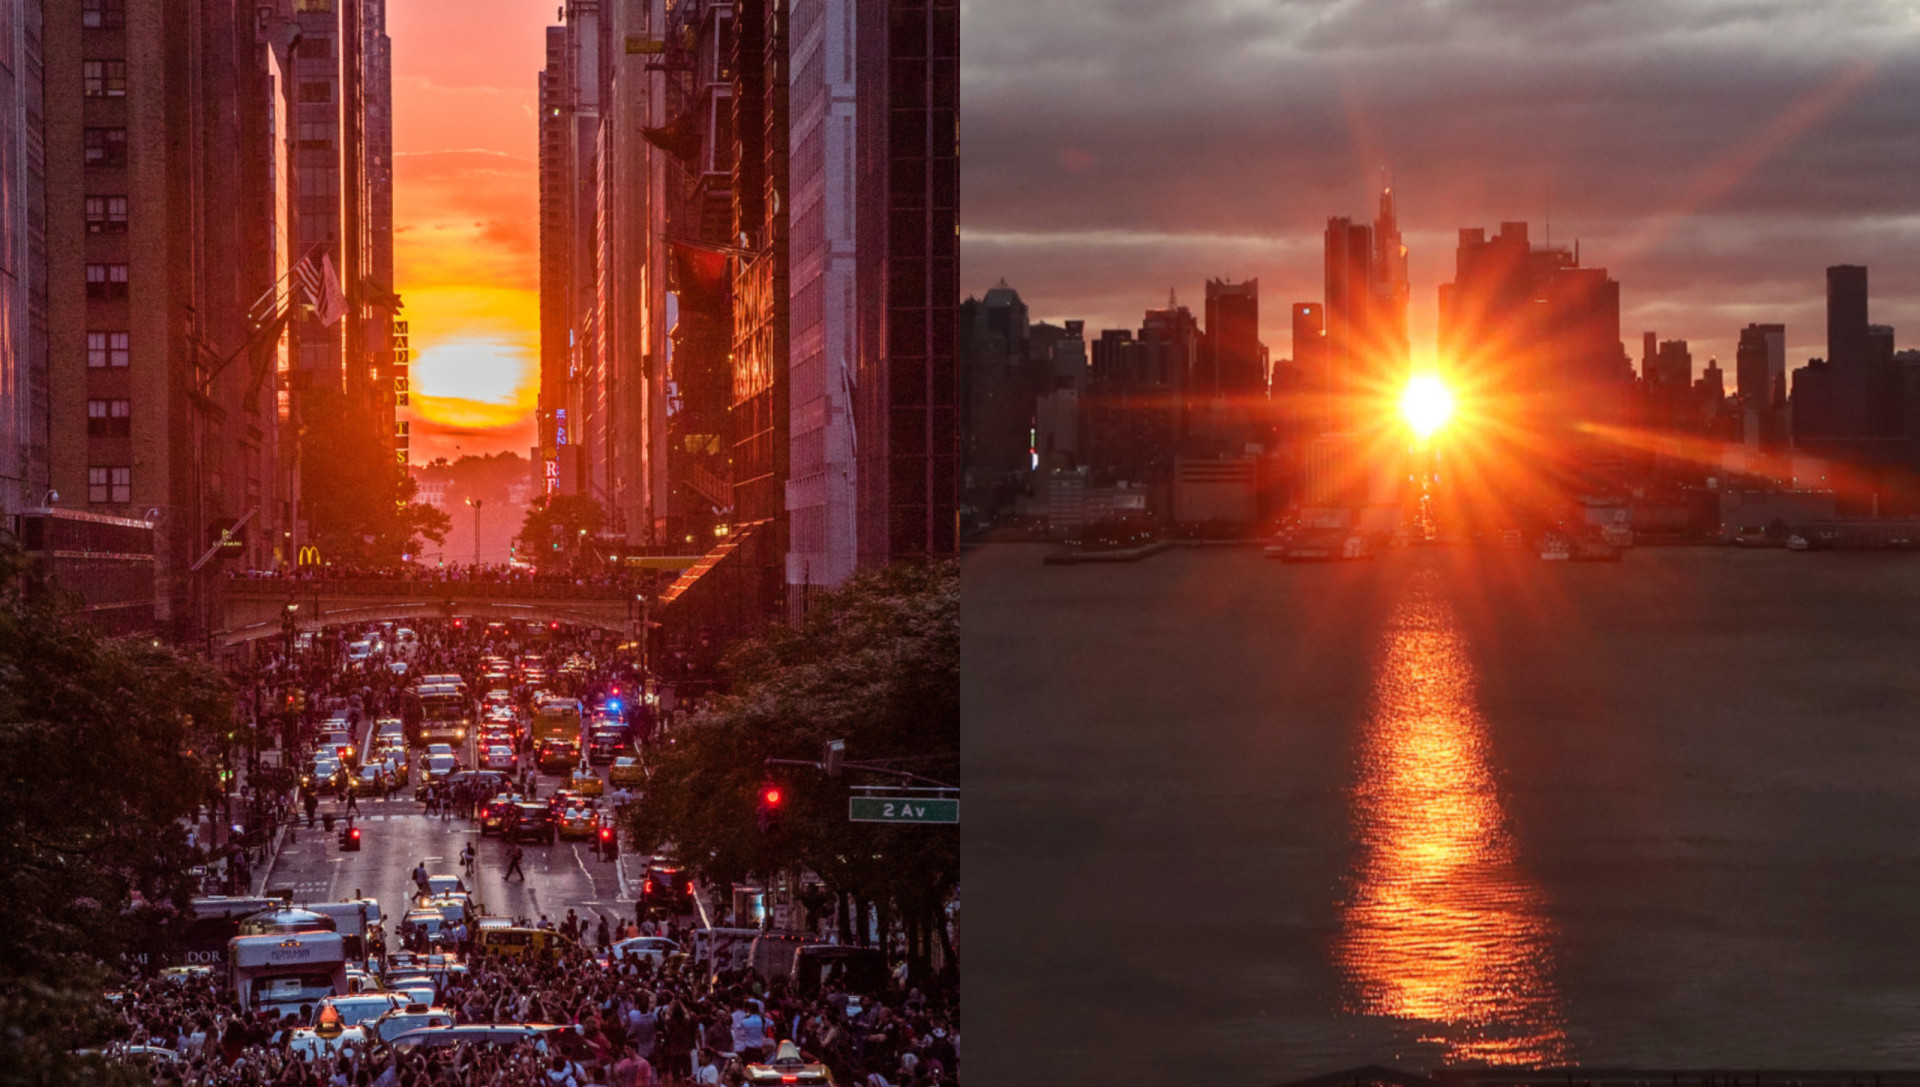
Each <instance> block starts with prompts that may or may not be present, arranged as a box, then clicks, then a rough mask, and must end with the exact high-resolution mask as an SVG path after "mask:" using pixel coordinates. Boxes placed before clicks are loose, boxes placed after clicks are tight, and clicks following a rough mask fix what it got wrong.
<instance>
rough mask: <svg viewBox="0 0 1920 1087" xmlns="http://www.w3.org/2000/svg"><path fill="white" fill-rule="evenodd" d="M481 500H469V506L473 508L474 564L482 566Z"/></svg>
mask: <svg viewBox="0 0 1920 1087" xmlns="http://www.w3.org/2000/svg"><path fill="white" fill-rule="evenodd" d="M480 501H481V500H480V499H478V498H469V499H467V505H469V506H472V507H473V564H474V565H475V566H479V565H480Z"/></svg>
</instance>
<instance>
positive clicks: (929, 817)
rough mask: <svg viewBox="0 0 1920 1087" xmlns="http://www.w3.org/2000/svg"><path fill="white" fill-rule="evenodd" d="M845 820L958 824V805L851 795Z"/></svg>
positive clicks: (951, 802)
mask: <svg viewBox="0 0 1920 1087" xmlns="http://www.w3.org/2000/svg"><path fill="white" fill-rule="evenodd" d="M847 818H848V820H850V821H852V822H855V823H958V822H959V821H960V802H959V801H958V800H928V799H925V798H922V797H917V796H854V797H848V798H847Z"/></svg>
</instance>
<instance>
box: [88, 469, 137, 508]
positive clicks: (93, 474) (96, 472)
mask: <svg viewBox="0 0 1920 1087" xmlns="http://www.w3.org/2000/svg"><path fill="white" fill-rule="evenodd" d="M87 501H89V502H100V503H105V502H131V501H133V469H131V468H111V467H109V468H89V469H87Z"/></svg>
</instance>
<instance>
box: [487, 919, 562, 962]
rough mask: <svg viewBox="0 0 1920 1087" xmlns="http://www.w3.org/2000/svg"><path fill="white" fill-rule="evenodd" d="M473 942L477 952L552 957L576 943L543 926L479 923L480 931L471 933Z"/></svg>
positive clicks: (530, 957) (536, 957)
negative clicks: (502, 925)
mask: <svg viewBox="0 0 1920 1087" xmlns="http://www.w3.org/2000/svg"><path fill="white" fill-rule="evenodd" d="M473 942H474V947H475V949H476V950H479V951H490V952H492V953H494V954H496V955H512V956H514V957H515V958H527V959H555V958H558V957H559V956H560V954H561V953H562V952H563V951H568V950H571V949H573V948H577V947H579V946H580V945H579V944H578V943H575V942H574V941H572V940H569V939H567V938H566V937H565V936H563V935H561V934H560V933H558V932H554V931H553V930H551V929H544V928H493V927H490V926H482V927H481V929H480V931H478V932H476V933H475V934H474V937H473Z"/></svg>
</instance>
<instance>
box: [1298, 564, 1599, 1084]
mask: <svg viewBox="0 0 1920 1087" xmlns="http://www.w3.org/2000/svg"><path fill="white" fill-rule="evenodd" d="M1436 582H1437V572H1436V571H1434V570H1433V569H1430V568H1429V569H1422V570H1419V571H1417V572H1415V573H1414V574H1413V576H1412V577H1411V579H1410V581H1409V583H1408V586H1407V588H1408V591H1407V594H1406V596H1405V597H1404V598H1403V599H1402V600H1401V602H1400V604H1399V606H1398V608H1397V610H1396V612H1395V614H1394V616H1393V618H1392V620H1391V621H1390V622H1389V624H1388V628H1387V635H1386V643H1385V645H1384V647H1383V653H1382V656H1381V663H1380V666H1379V672H1378V681H1377V684H1376V687H1375V691H1374V705H1373V713H1372V717H1371V719H1370V720H1369V721H1368V722H1367V724H1366V726H1365V729H1364V732H1363V735H1362V738H1361V744H1360V752H1359V765H1358V771H1359V772H1358V776H1357V780H1356V782H1355V784H1354V786H1353V790H1352V811H1353V819H1354V831H1355V836H1356V839H1357V845H1358V850H1357V855H1356V860H1355V863H1354V866H1353V868H1352V870H1351V871H1350V873H1349V878H1348V888H1347V895H1346V900H1345V903H1344V910H1343V917H1342V922H1343V923H1342V931H1341V934H1340V937H1339V939H1338V941H1337V944H1336V946H1335V949H1334V953H1335V959H1336V961H1337V962H1338V964H1339V966H1340V969H1341V971H1342V973H1343V974H1344V976H1345V979H1346V983H1347V997H1348V1010H1349V1011H1350V1012H1353V1013H1356V1014H1362V1015H1373V1016H1384V1017H1388V1018H1393V1019H1400V1020H1405V1021H1407V1022H1408V1023H1409V1025H1411V1026H1412V1027H1413V1028H1414V1029H1415V1030H1416V1031H1418V1037H1419V1039H1420V1041H1422V1042H1426V1043H1437V1044H1439V1045H1441V1046H1443V1047H1444V1048H1445V1051H1446V1053H1447V1058H1448V1059H1449V1060H1452V1061H1468V1062H1487V1063H1494V1064H1552V1063H1559V1062H1562V1061H1564V1060H1566V1059H1567V1051H1566V1050H1567V1044H1566V1034H1565V1029H1564V1020H1563V1016H1562V1014H1561V1003H1560V996H1559V993H1558V992H1557V990H1556V989H1555V987H1554V984H1553V979H1552V937H1553V932H1552V929H1551V927H1550V925H1549V923H1548V921H1547V919H1546V916H1545V905H1544V900H1543V896H1542V895H1541V893H1540V890H1539V889H1538V887H1536V886H1535V885H1534V884H1533V883H1532V882H1531V881H1530V879H1529V878H1528V875H1527V873H1526V871H1525V870H1524V869H1523V868H1522V866H1521V864H1520V861H1519V858H1518V856H1517V850H1516V848H1515V845H1514V842H1513V838H1512V835H1511V834H1510V832H1509V831H1508V829H1507V825H1506V816H1505V813H1504V811H1503V810H1502V808H1501V802H1500V796H1499V791H1498V785H1497V783H1496V781H1495V777H1494V772H1493V768H1492V765H1491V752H1490V751H1489V749H1488V740H1487V726H1486V721H1485V719H1484V718H1482V717H1481V715H1480V712H1479V710H1478V708H1477V706H1476V704H1475V697H1476V696H1475V689H1474V672H1473V662H1472V660H1471V659H1470V658H1469V657H1468V655H1467V652H1466V645H1465V642H1464V639H1463V637H1462V635H1461V632H1460V628H1459V622H1458V619H1457V618H1456V616H1455V615H1454V612H1453V609H1452V607H1451V606H1450V605H1449V604H1448V603H1447V601H1446V599H1445V597H1444V596H1443V595H1442V592H1441V590H1440V588H1439V586H1438V585H1437V584H1436Z"/></svg>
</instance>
